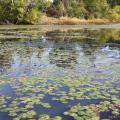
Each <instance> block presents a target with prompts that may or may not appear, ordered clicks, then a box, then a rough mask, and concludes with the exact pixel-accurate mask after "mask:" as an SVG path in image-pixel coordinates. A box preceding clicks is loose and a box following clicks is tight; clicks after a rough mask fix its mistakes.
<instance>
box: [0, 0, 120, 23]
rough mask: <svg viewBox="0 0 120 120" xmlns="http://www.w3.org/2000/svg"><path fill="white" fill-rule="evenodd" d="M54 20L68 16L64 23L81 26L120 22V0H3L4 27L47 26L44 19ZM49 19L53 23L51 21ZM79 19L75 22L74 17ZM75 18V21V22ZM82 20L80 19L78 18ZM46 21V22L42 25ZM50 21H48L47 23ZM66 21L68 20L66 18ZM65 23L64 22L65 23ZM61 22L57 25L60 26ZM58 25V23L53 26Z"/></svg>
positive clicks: (1, 19) (0, 6) (0, 16)
mask: <svg viewBox="0 0 120 120" xmlns="http://www.w3.org/2000/svg"><path fill="white" fill-rule="evenodd" d="M44 15H45V16H49V17H52V18H53V19H52V20H55V19H54V18H57V20H59V19H58V18H60V17H63V16H64V17H65V18H66V17H68V20H67V21H65V22H63V23H61V24H70V23H71V24H80V23H83V24H84V21H80V19H82V20H85V22H88V23H91V22H89V21H87V20H93V23H94V22H95V23H96V21H97V19H100V20H101V22H98V23H104V20H106V22H105V23H108V22H120V21H119V20H120V1H119V0H114V1H113V0H92V1H91V0H54V1H53V2H51V0H1V1H0V23H1V24H6V23H7V24H10V23H13V24H44V23H46V24H47V20H46V19H44V20H43V19H42V16H44ZM49 17H48V18H47V19H49V20H51V19H50V18H49ZM74 17H75V18H76V21H74V22H73V19H72V18H74ZM75 18H74V19H75ZM77 18H78V19H77ZM41 20H43V21H44V22H41ZM45 20H46V22H45ZM64 20H65V19H64ZM64 20H63V21H64ZM58 23H59V21H58V22H57V24H58ZM51 24H54V23H51Z"/></svg>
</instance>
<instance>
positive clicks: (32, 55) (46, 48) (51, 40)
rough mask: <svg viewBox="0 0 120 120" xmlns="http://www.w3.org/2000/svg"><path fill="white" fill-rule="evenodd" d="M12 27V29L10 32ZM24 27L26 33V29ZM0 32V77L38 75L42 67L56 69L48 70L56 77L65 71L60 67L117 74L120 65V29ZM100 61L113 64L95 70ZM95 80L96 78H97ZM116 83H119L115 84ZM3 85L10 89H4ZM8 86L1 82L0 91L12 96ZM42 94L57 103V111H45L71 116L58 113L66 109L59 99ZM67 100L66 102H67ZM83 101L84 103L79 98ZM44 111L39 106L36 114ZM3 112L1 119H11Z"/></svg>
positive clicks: (104, 63) (42, 69)
mask: <svg viewBox="0 0 120 120" xmlns="http://www.w3.org/2000/svg"><path fill="white" fill-rule="evenodd" d="M15 31H16V30H12V32H15ZM25 31H26V32H25V33H27V30H26V29H25ZM0 32H1V34H3V35H5V36H4V37H3V36H2V37H1V38H0V78H1V79H9V78H10V79H12V78H19V77H22V76H28V77H32V76H37V77H38V76H39V78H40V77H41V76H42V71H44V70H47V69H53V70H54V69H56V72H55V74H52V76H57V77H58V78H60V77H62V75H63V76H64V74H66V73H64V72H63V71H62V70H63V69H64V70H74V76H76V77H77V75H78V74H79V72H80V71H84V70H89V69H93V71H89V72H91V73H92V74H95V75H96V76H102V75H109V74H112V72H116V74H119V68H117V67H116V66H120V29H107V30H106V29H100V30H88V29H83V30H65V31H61V30H54V31H47V32H45V33H44V34H41V32H38V33H37V32H36V34H34V35H33V34H32V33H30V34H31V35H28V34H25V33H24V30H23V31H22V30H21V31H19V30H18V31H17V33H20V35H21V34H22V35H23V34H24V36H25V35H26V36H27V37H26V38H24V37H23V36H22V37H21V38H16V35H15V33H12V32H11V33H9V32H10V31H5V30H4V31H3V30H1V31H0ZM8 33H9V34H8ZM28 33H29V32H28ZM7 35H13V38H12V37H11V38H9V36H8V37H6V36H7ZM20 35H19V36H20ZM32 35H33V36H35V38H34V40H32V37H33V36H32ZM104 65H105V66H111V65H113V66H114V67H113V69H112V70H110V69H109V70H108V71H107V70H102V71H101V70H99V67H100V66H104ZM49 74H51V73H48V74H47V76H49ZM43 76H44V75H43ZM72 77H73V76H72ZM97 80H98V81H99V79H97ZM101 82H102V80H101ZM117 82H118V83H120V82H119V81H117ZM103 84H104V82H103ZM117 86H119V85H118V84H117ZM5 89H7V90H9V91H11V92H12V93H9V92H8V91H5ZM10 89H12V88H10V86H7V85H6V87H5V88H3V87H2V86H1V87H0V92H1V94H2V95H6V94H9V95H10V96H12V95H11V94H13V93H14V91H13V90H10ZM46 98H47V99H46V100H47V101H48V102H49V103H51V104H54V106H59V109H58V110H57V111H56V109H55V108H53V109H52V110H51V111H49V110H48V113H50V114H51V115H52V116H55V115H62V116H63V118H64V119H65V120H70V119H71V120H72V119H73V118H71V117H70V118H69V117H66V116H64V115H63V114H62V111H66V110H68V108H67V105H66V106H64V105H62V104H61V103H59V102H58V103H55V102H52V101H49V97H48V96H47V97H46ZM46 100H45V101H46ZM92 102H94V103H95V102H96V103H97V102H99V100H98V101H94V100H93V101H92ZM73 103H74V102H73ZM76 103H77V102H76ZM71 104H72V103H69V105H71ZM83 104H85V103H84V102H83ZM60 106H61V107H60ZM63 106H64V107H63ZM36 110H38V111H40V110H41V108H39V106H36ZM45 111H46V110H45V109H42V113H39V114H43V113H45ZM4 114H5V113H3V114H0V116H2V119H1V118H0V120H3V118H4V120H8V119H11V118H9V117H8V116H6V118H5V115H4ZM103 116H104V115H103ZM103 118H104V117H103Z"/></svg>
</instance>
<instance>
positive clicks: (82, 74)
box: [0, 25, 120, 120]
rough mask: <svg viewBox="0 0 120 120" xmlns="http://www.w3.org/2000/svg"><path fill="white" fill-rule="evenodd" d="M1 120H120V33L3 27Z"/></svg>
mask: <svg viewBox="0 0 120 120" xmlns="http://www.w3.org/2000/svg"><path fill="white" fill-rule="evenodd" d="M74 28H75V29H74ZM0 120H120V28H119V27H117V25H116V27H114V26H112V27H110V25H109V26H102V27H101V26H88V27H87V26H79V27H78V26H76V27H75V26H74V27H73V26H66V27H65V26H62V27H58V26H54V27H53V26H52V27H51V26H1V27H0Z"/></svg>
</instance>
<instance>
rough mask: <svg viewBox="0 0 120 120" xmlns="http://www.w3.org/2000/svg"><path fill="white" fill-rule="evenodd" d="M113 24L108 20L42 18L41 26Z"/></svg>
mask: <svg viewBox="0 0 120 120" xmlns="http://www.w3.org/2000/svg"><path fill="white" fill-rule="evenodd" d="M108 23H111V21H110V20H108V19H88V20H85V19H78V18H69V17H60V18H53V17H47V16H42V18H41V21H40V24H45V25H46V24H47V25H83V24H85V25H86V24H108Z"/></svg>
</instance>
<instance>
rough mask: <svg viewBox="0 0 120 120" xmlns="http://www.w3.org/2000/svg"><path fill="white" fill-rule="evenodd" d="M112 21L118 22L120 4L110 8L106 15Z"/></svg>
mask: <svg viewBox="0 0 120 120" xmlns="http://www.w3.org/2000/svg"><path fill="white" fill-rule="evenodd" d="M107 18H108V19H110V20H111V21H113V22H120V6H115V7H114V8H113V9H111V10H110V11H109V13H108V16H107Z"/></svg>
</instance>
